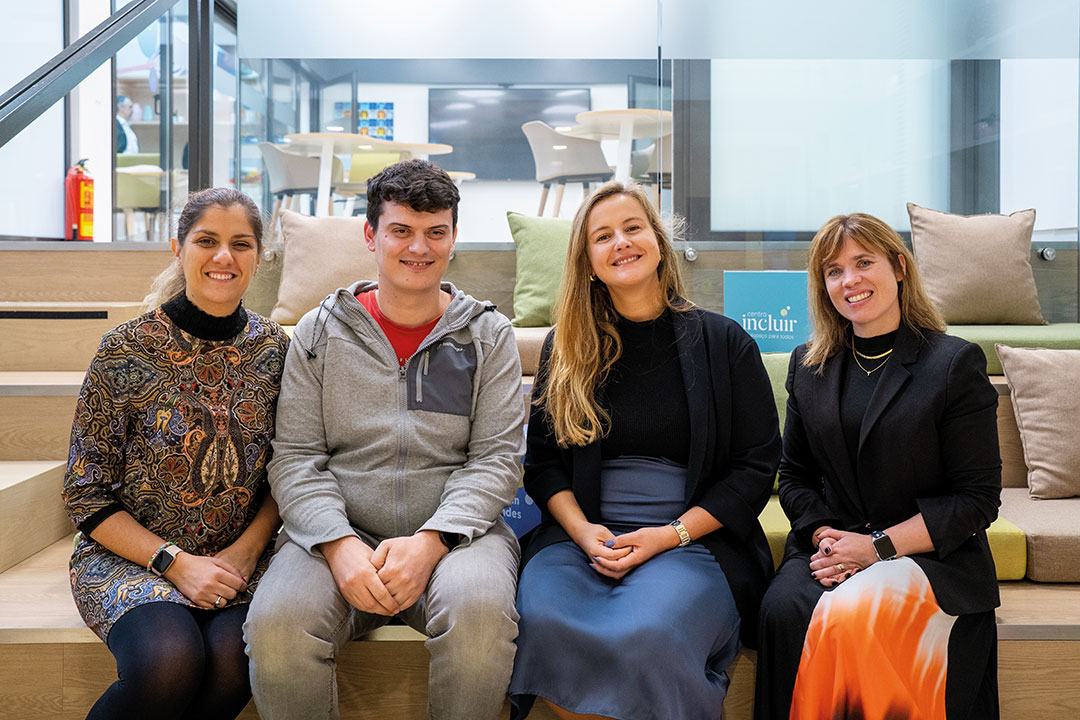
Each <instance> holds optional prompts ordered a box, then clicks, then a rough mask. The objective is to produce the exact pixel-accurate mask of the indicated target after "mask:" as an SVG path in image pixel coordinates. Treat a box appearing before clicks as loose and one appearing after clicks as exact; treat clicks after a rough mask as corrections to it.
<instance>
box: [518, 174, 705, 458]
mask: <svg viewBox="0 0 1080 720" xmlns="http://www.w3.org/2000/svg"><path fill="white" fill-rule="evenodd" d="M616 195H627V196H629V197H632V198H634V199H635V200H637V202H638V204H639V205H641V208H642V210H644V212H645V218H646V221H647V222H648V223H649V225H650V226H651V227H652V230H653V232H654V233H655V234H656V242H657V245H658V246H659V248H660V258H661V259H660V264H659V266H658V267H657V269H656V273H657V276H658V277H659V280H660V292H661V293H662V294H663V295H662V297H663V300H664V305H665V306H666V307H668V308H671V309H672V310H676V311H684V310H689V309H690V308H692V307H693V303H691V302H690V301H688V300H686V299H685V298H684V295H685V292H684V289H683V281H682V275H681V274H680V272H679V263H678V262H677V261H676V259H675V251H674V249H673V248H672V244H671V243H672V234H673V233H674V232H675V230H672V231H670V232H669V230H668V228H667V227H666V226H665V225H664V222H663V221H662V220H661V219H660V214H659V213H658V212H657V211H656V208H654V207H653V205H652V203H651V202H650V201H649V195H648V193H647V192H646V191H645V189H644V188H642V187H641V186H640V185H638V184H636V183H629V184H625V185H624V184H623V183H620V182H617V181H611V182H607V183H604V184H603V185H601V186H600V187H599V188H597V190H596V192H594V193H593V194H592V195H590V196H589V197H588V198H586V199H585V201H584V202H583V203H582V204H581V207H580V208H578V211H577V214H576V215H575V216H574V223H573V226H572V227H571V230H570V247H569V249H568V250H567V254H566V266H565V268H564V269H563V277H562V285H561V286H560V288H559V297H558V299H557V300H556V302H555V309H554V317H555V339H554V344H553V346H552V349H551V357H550V358H549V361H548V365H547V370H546V373H545V375H544V377H543V378H541V382H542V388H543V389H542V390H541V392H540V395H539V396H538V397H537V398H536V399H535V401H536V402H537V403H540V404H542V405H543V406H544V409H545V410H546V411H547V414H548V417H549V418H550V422H551V424H552V427H553V429H554V431H555V439H556V441H557V442H558V444H559V445H560V446H561V447H569V446H571V445H578V446H582V445H588V444H590V443H593V442H596V441H597V440H599V439H600V438H601V437H603V436H604V435H606V434H607V431H608V425H609V422H610V417H609V416H608V414H607V411H605V410H604V408H603V407H601V406H600V404H599V403H598V402H597V400H596V395H597V389H598V388H599V387H600V385H601V384H602V383H603V382H604V380H605V379H606V378H607V375H608V371H609V370H611V366H612V365H613V364H614V363H615V361H616V360H618V359H619V356H620V355H621V354H622V341H621V340H620V338H619V332H618V330H616V328H615V323H616V322H617V321H618V318H619V315H618V313H617V312H616V311H615V305H614V303H613V302H612V300H611V295H610V294H609V293H608V289H607V286H606V285H604V284H603V283H602V282H600V281H599V280H595V279H593V270H592V265H591V264H590V263H589V254H588V234H589V232H588V231H589V215H590V213H592V210H593V208H594V207H596V205H597V204H598V203H600V202H603V201H604V200H607V199H608V198H611V197H614V196H616ZM673 226H674V227H675V228H676V229H678V228H679V224H678V222H675V223H673Z"/></svg>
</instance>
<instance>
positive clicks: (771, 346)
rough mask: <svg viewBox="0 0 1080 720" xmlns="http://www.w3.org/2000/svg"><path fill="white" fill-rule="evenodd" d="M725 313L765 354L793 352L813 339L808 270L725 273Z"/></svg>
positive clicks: (734, 271)
mask: <svg viewBox="0 0 1080 720" xmlns="http://www.w3.org/2000/svg"><path fill="white" fill-rule="evenodd" d="M724 314H725V315H727V316H728V317H729V318H731V319H732V320H734V321H735V322H737V323H739V324H740V325H742V326H743V328H745V329H746V331H747V332H748V333H750V336H751V337H753V338H754V340H755V341H756V342H757V344H758V349H760V350H761V352H791V351H792V350H794V349H795V348H796V347H798V346H799V345H802V344H803V343H804V342H806V341H807V339H808V338H809V337H810V318H809V315H808V314H807V311H806V271H805V270H725V271H724Z"/></svg>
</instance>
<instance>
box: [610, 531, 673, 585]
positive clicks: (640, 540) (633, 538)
mask: <svg viewBox="0 0 1080 720" xmlns="http://www.w3.org/2000/svg"><path fill="white" fill-rule="evenodd" d="M678 546H679V533H678V532H676V530H675V528H673V527H671V526H670V525H660V526H656V527H643V528H641V529H639V530H635V531H633V532H628V533H625V534H623V535H618V536H616V537H615V539H614V541H613V542H612V549H613V550H629V552H628V553H627V554H626V555H624V556H623V557H622V558H621V559H618V560H607V559H605V558H603V557H597V558H596V559H595V561H594V562H593V567H594V568H595V569H596V571H597V572H598V573H600V574H601V575H606V576H607V577H610V578H615V579H616V580H617V579H619V578H622V577H624V576H625V575H626V574H627V573H628V572H630V571H631V570H633V569H634V568H636V567H637V566H638V565H641V564H642V563H644V562H645V561H646V560H648V559H650V558H652V557H654V556H656V555H659V554H660V553H662V552H664V551H665V550H671V549H672V548H676V547H678Z"/></svg>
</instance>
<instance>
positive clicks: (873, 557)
mask: <svg viewBox="0 0 1080 720" xmlns="http://www.w3.org/2000/svg"><path fill="white" fill-rule="evenodd" d="M815 537H817V538H818V551H817V552H816V553H814V554H813V555H812V556H811V557H810V574H811V576H813V578H814V579H815V580H817V581H818V582H819V583H821V584H822V585H824V586H825V587H834V586H836V585H839V584H840V583H842V582H843V581H845V580H847V579H848V578H849V577H851V576H852V575H854V574H855V573H857V572H858V571H860V570H864V569H865V568H868V567H870V566H871V565H873V564H874V563H876V562H877V553H876V552H874V543H873V541H872V540H871V539H870V536H869V535H863V534H862V533H856V532H847V531H845V530H837V529H835V528H826V529H824V530H821V531H819V532H817V533H816V534H815Z"/></svg>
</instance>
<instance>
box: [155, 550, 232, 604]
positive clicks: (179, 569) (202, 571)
mask: <svg viewBox="0 0 1080 720" xmlns="http://www.w3.org/2000/svg"><path fill="white" fill-rule="evenodd" d="M165 579H166V580H168V581H169V582H171V583H172V584H173V585H175V586H176V589H177V590H179V591H180V592H182V593H183V594H184V597H186V598H187V599H188V600H190V601H191V602H193V603H195V604H196V605H198V606H199V607H200V608H202V609H203V610H210V609H212V608H215V607H219V608H220V607H225V604H226V603H227V602H228V601H229V600H232V599H233V598H234V597H236V594H237V593H239V592H242V591H243V590H246V589H247V581H246V580H244V576H243V575H241V573H240V570H238V569H237V568H236V567H235V566H234V565H233V564H232V563H230V562H229V561H228V560H226V559H224V558H219V557H208V556H205V555H192V554H191V553H188V552H182V553H180V554H179V555H177V556H176V559H175V560H173V562H172V565H170V566H169V569H168V570H166V571H165Z"/></svg>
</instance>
